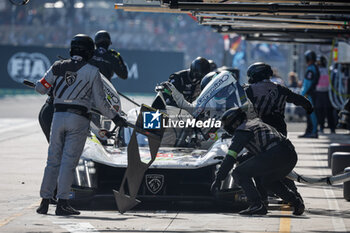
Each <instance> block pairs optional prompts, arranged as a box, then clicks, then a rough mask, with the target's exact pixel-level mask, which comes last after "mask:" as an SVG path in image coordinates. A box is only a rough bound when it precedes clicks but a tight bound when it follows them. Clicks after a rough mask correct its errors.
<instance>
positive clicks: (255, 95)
mask: <svg viewBox="0 0 350 233" xmlns="http://www.w3.org/2000/svg"><path fill="white" fill-rule="evenodd" d="M272 74H273V71H272V69H271V66H270V65H268V64H266V63H263V62H256V63H254V64H252V65H250V66H249V67H248V70H247V76H248V83H249V84H250V85H248V86H247V87H246V94H247V97H248V98H249V100H250V101H251V102H252V104H253V106H254V109H255V111H256V113H257V114H258V116H259V117H260V119H261V120H262V121H263V122H264V123H266V124H269V125H271V126H273V127H274V128H275V129H277V131H278V132H280V133H282V134H283V135H284V136H286V137H287V125H286V122H285V121H284V109H285V107H286V103H287V102H288V103H293V104H295V105H297V106H302V107H303V108H304V109H305V110H306V112H307V114H310V113H311V112H312V111H313V108H312V105H311V103H310V101H308V100H307V99H306V98H305V97H304V96H302V95H299V94H296V93H294V92H292V91H291V90H289V89H288V88H287V87H285V86H282V85H280V84H276V83H274V82H271V80H270V77H271V76H272ZM283 182H284V183H285V184H286V185H287V186H288V187H289V188H290V189H291V190H293V191H294V192H295V193H296V195H297V196H298V197H300V198H301V195H300V193H299V192H298V191H297V187H296V186H295V184H294V181H292V180H290V179H288V178H284V179H283ZM259 188H260V189H259V190H260V191H262V193H263V189H262V188H261V187H259ZM266 198H267V196H266Z"/></svg>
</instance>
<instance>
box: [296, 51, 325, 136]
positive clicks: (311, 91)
mask: <svg viewBox="0 0 350 233" xmlns="http://www.w3.org/2000/svg"><path fill="white" fill-rule="evenodd" d="M304 55H305V60H306V63H307V68H306V74H305V77H304V80H303V84H302V87H301V93H300V94H301V95H303V96H305V97H306V98H308V100H309V101H310V102H311V104H312V105H314V104H315V103H314V101H315V89H316V85H317V83H318V79H319V77H320V73H319V71H318V68H317V66H316V65H315V62H316V54H315V52H314V51H311V50H307V51H306V52H305V54H304ZM306 117H307V126H306V131H305V134H303V135H299V137H300V138H318V134H317V118H316V114H315V112H313V113H311V114H310V115H307V116H306Z"/></svg>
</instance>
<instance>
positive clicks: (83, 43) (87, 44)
mask: <svg viewBox="0 0 350 233" xmlns="http://www.w3.org/2000/svg"><path fill="white" fill-rule="evenodd" d="M94 49H95V46H94V41H93V40H92V39H91V37H89V36H88V35H85V34H77V35H75V36H74V37H73V39H72V41H71V42H70V51H69V54H70V56H71V57H72V56H74V55H78V56H81V57H82V58H83V59H84V60H86V61H87V60H89V59H90V58H92V56H93V54H94Z"/></svg>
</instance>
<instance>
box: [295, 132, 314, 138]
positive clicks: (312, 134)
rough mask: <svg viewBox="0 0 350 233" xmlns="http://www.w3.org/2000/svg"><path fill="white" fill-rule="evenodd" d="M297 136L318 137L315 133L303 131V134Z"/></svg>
mask: <svg viewBox="0 0 350 233" xmlns="http://www.w3.org/2000/svg"><path fill="white" fill-rule="evenodd" d="M298 138H318V134H317V133H305V134H303V135H299V136H298Z"/></svg>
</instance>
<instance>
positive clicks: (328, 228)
mask: <svg viewBox="0 0 350 233" xmlns="http://www.w3.org/2000/svg"><path fill="white" fill-rule="evenodd" d="M44 100H45V98H43V97H39V96H24V97H23V96H22V97H11V98H3V99H0V161H1V162H0V164H1V169H0V232H16V233H17V232H348V231H350V210H349V209H350V203H349V202H347V201H346V200H344V199H343V191H342V185H341V184H340V185H335V186H332V187H328V186H306V185H302V184H298V188H299V190H300V193H301V194H302V196H303V197H304V201H305V205H306V211H305V213H304V215H302V216H297V217H296V216H293V215H292V214H291V210H290V209H288V208H285V207H282V206H280V205H276V204H275V205H272V206H271V207H270V208H269V213H268V215H266V216H263V217H242V216H240V215H238V214H237V210H235V209H232V211H231V210H229V211H227V210H225V211H220V210H217V209H214V208H211V207H203V206H198V204H197V205H196V204H194V205H193V206H191V207H188V206H187V207H181V206H178V207H177V208H170V209H169V208H168V209H167V208H162V207H160V208H159V209H155V208H152V209H147V208H142V209H138V210H133V211H129V212H127V213H126V214H123V215H121V214H119V213H118V212H117V211H116V210H99V211H94V210H83V211H82V212H81V215H80V216H74V217H57V216H55V215H54V208H51V209H50V210H49V214H48V215H38V214H36V212H35V209H36V207H37V206H38V204H39V187H40V182H41V179H42V175H43V170H44V166H45V162H46V154H47V142H46V140H45V137H44V135H43V134H42V132H41V130H40V127H39V124H38V121H37V114H38V112H39V110H40V107H41V105H42V104H43V102H44ZM135 100H137V101H140V102H141V101H142V102H144V101H146V102H148V103H149V101H150V98H144V97H142V98H135ZM123 104H124V106H126V107H128V108H131V107H132V105H128V104H126V103H124V102H123ZM304 127H305V124H304V123H293V124H288V128H289V131H290V133H289V137H290V139H291V140H292V142H293V143H294V145H295V146H296V150H297V152H298V154H299V161H298V164H297V166H296V168H295V171H297V172H298V173H299V174H303V175H309V176H314V177H322V176H326V175H330V169H329V168H327V148H328V145H329V144H330V143H331V142H348V143H349V142H350V136H349V134H345V133H346V132H344V131H340V132H338V134H336V135H331V134H327V133H326V134H324V135H320V137H319V139H298V138H297V135H298V134H301V133H302V131H303V129H304Z"/></svg>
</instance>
